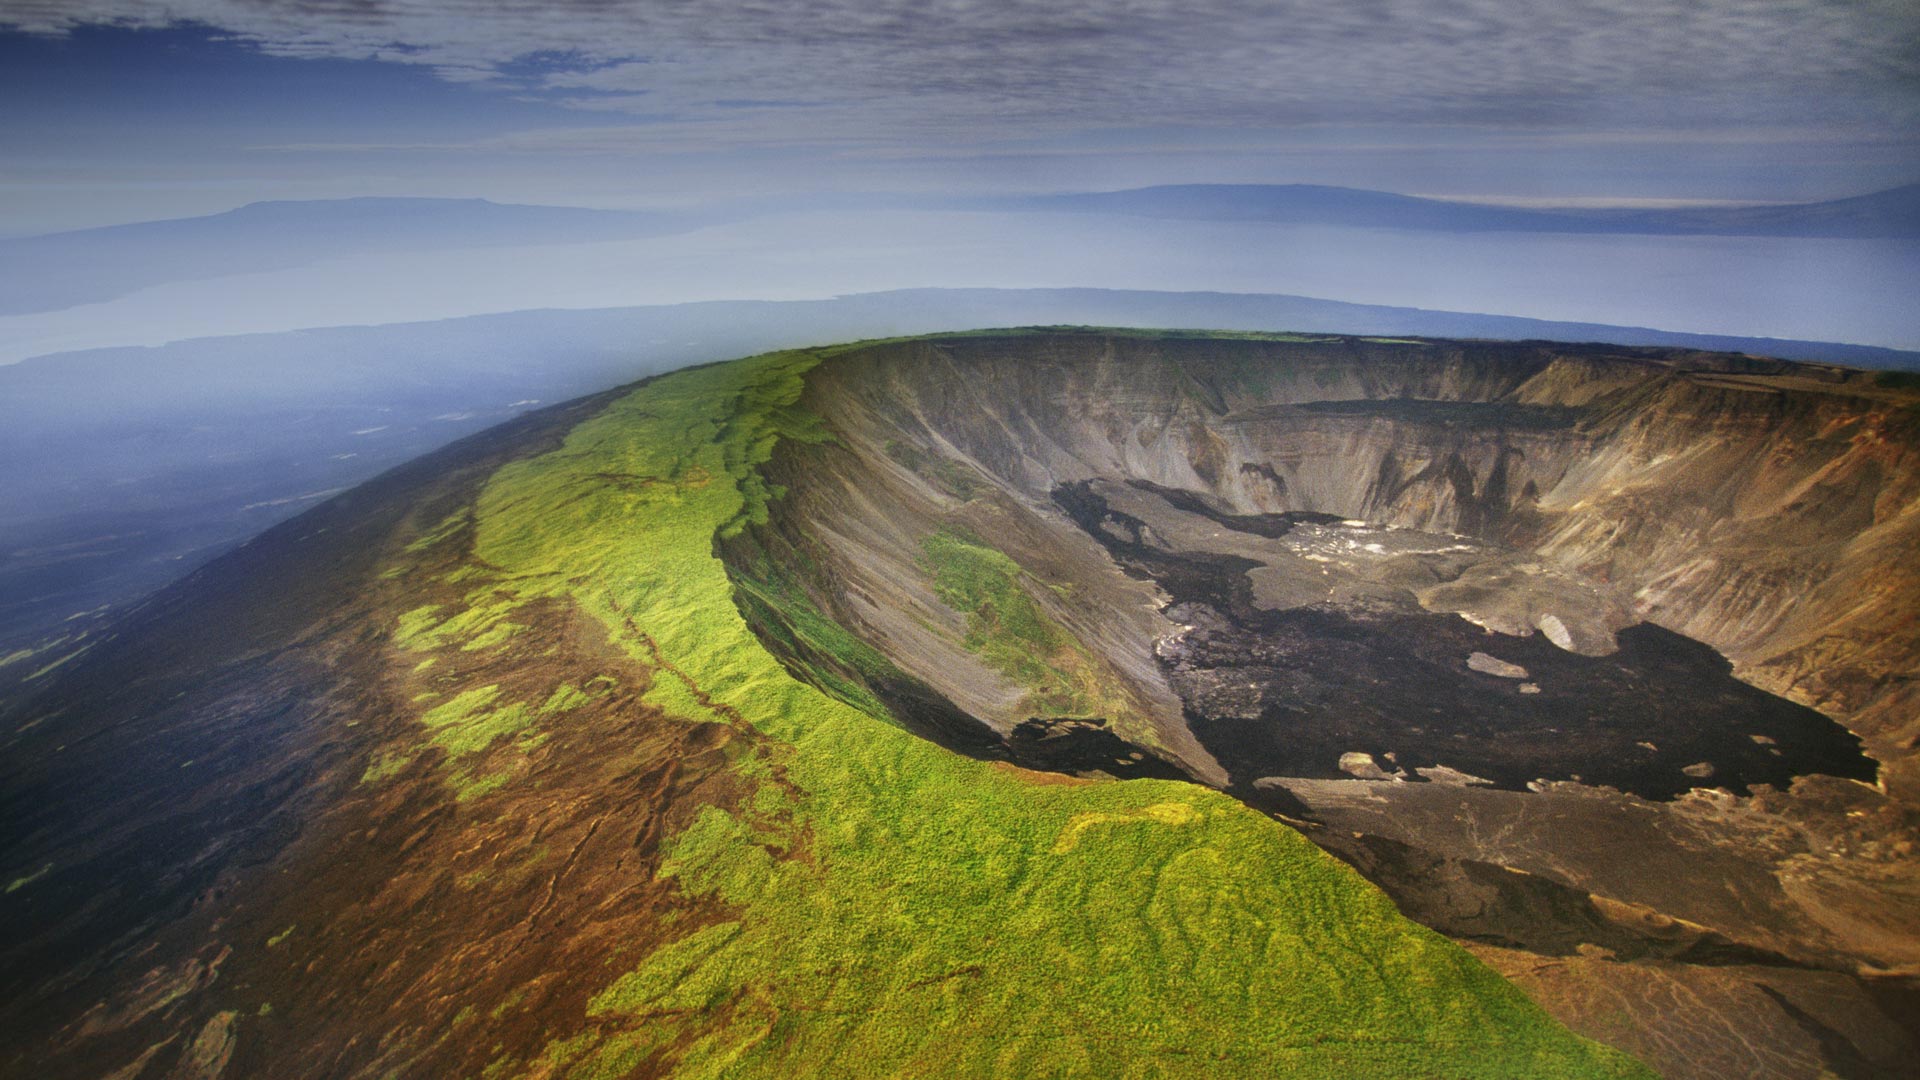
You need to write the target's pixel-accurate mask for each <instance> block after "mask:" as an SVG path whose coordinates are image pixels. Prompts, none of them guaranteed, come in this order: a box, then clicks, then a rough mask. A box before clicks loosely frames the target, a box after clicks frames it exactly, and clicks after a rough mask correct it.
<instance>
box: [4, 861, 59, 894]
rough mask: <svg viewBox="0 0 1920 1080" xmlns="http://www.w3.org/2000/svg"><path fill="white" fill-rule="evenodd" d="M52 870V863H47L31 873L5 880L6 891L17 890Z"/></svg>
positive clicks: (12, 891)
mask: <svg viewBox="0 0 1920 1080" xmlns="http://www.w3.org/2000/svg"><path fill="white" fill-rule="evenodd" d="M52 872H53V864H52V863H48V864H46V865H45V866H42V867H41V868H40V869H38V870H35V871H34V872H33V873H31V874H22V875H21V876H19V877H17V878H14V879H13V880H12V881H9V882H7V892H8V893H16V892H19V891H20V890H21V889H24V888H26V887H27V886H29V885H31V884H33V883H34V882H36V881H39V880H40V879H41V878H43V877H46V876H47V875H48V874H50V873H52Z"/></svg>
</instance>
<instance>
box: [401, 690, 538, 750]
mask: <svg viewBox="0 0 1920 1080" xmlns="http://www.w3.org/2000/svg"><path fill="white" fill-rule="evenodd" d="M499 696H500V688H499V687H498V686H494V685H491V684H489V685H487V686H477V687H474V688H473V689H471V690H466V691H463V692H461V693H460V694H458V695H456V696H455V697H454V698H452V699H451V700H449V701H446V702H444V703H442V704H440V705H436V706H434V707H433V708H431V709H428V710H427V711H426V714H425V715H423V716H422V717H420V721H421V722H422V723H424V724H426V725H427V727H428V728H429V729H431V730H432V731H433V744H434V745H435V746H438V747H440V748H441V749H443V750H445V751H446V752H447V755H448V756H449V757H454V758H459V757H464V756H466V755H467V754H477V753H479V752H480V751H482V750H485V749H486V748H487V747H488V746H490V745H492V744H493V740H495V739H497V738H499V737H501V736H502V735H515V734H518V733H519V732H521V731H522V730H524V729H526V728H527V727H528V726H530V725H531V724H532V723H533V712H532V710H530V709H528V708H527V707H526V706H525V705H502V706H500V707H499V708H494V707H493V704H494V701H495V699H497V698H499Z"/></svg>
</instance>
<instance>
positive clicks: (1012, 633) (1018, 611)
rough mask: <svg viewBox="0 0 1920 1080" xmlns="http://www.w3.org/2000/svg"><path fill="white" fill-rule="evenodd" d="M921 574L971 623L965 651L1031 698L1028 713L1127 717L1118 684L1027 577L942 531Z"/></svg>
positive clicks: (1002, 558)
mask: <svg viewBox="0 0 1920 1080" xmlns="http://www.w3.org/2000/svg"><path fill="white" fill-rule="evenodd" d="M920 564H921V568H922V569H924V570H926V571H927V573H928V574H929V575H930V576H931V577H932V578H933V591H934V594H935V595H936V596H938V597H939V598H940V601H941V603H944V604H946V605H947V606H948V607H950V608H952V609H954V610H955V611H958V612H960V613H962V614H964V615H965V616H966V617H967V637H966V646H967V648H968V649H971V650H972V651H974V652H976V653H979V654H980V658H981V659H982V660H985V661H986V662H987V663H988V664H989V665H990V666H992V667H993V668H994V670H996V671H998V672H1000V673H1001V674H1003V675H1005V676H1007V677H1008V678H1010V679H1012V680H1013V681H1014V682H1016V683H1019V684H1020V685H1021V686H1024V687H1026V688H1027V689H1028V690H1029V691H1031V693H1030V695H1029V697H1028V700H1027V702H1026V703H1025V711H1027V712H1030V713H1034V714H1038V715H1051V716H1104V717H1113V716H1115V715H1125V714H1126V713H1127V712H1128V711H1130V710H1129V707H1128V706H1127V704H1126V702H1125V701H1123V700H1121V699H1120V698H1118V697H1117V696H1116V695H1114V694H1111V693H1109V692H1108V691H1107V690H1106V687H1109V686H1112V685H1114V682H1113V680H1110V679H1107V678H1104V677H1103V673H1102V671H1101V669H1100V664H1099V662H1098V661H1096V660H1095V659H1094V658H1093V655H1092V654H1091V653H1089V652H1088V651H1087V650H1086V649H1085V648H1084V647H1083V646H1081V645H1080V643H1079V642H1078V641H1076V640H1074V638H1073V636H1072V635H1071V634H1069V633H1068V632H1067V631H1066V629H1065V628H1064V627H1062V626H1060V624H1058V623H1056V622H1055V621H1054V620H1052V619H1050V618H1048V617H1047V615H1046V613H1045V612H1043V611H1041V610H1040V606H1039V605H1038V604H1036V603H1035V602H1034V600H1033V597H1032V596H1031V595H1029V594H1028V593H1027V589H1026V582H1027V581H1028V580H1030V579H1029V577H1028V575H1027V573H1026V572H1025V571H1024V570H1022V569H1021V568H1020V564H1019V563H1017V562H1014V561H1013V560H1012V559H1011V558H1009V557H1007V555H1006V554H1004V553H1003V552H1001V551H999V550H997V549H995V548H992V547H989V546H987V545H986V544H985V543H983V542H982V541H981V540H980V539H979V538H978V537H975V536H971V535H968V534H966V533H963V532H960V531H958V530H954V529H942V530H940V531H939V532H936V533H934V534H933V535H932V536H929V537H927V538H926V540H925V541H924V542H923V543H922V544H921V560H920Z"/></svg>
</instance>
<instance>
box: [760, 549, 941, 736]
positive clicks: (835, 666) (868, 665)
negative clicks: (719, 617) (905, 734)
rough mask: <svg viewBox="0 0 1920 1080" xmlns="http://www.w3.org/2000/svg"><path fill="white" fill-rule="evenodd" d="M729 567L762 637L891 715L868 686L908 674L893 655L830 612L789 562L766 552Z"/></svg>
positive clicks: (813, 674)
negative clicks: (816, 601)
mask: <svg viewBox="0 0 1920 1080" xmlns="http://www.w3.org/2000/svg"><path fill="white" fill-rule="evenodd" d="M745 562H746V565H744V566H743V565H740V564H739V563H735V564H734V565H732V566H730V567H729V572H730V573H731V575H732V578H733V583H734V590H735V591H734V595H735V597H736V599H738V601H739V602H740V605H741V607H742V608H743V609H744V610H745V612H746V613H747V618H748V619H749V621H750V622H751V623H752V624H753V627H754V629H755V631H756V633H757V634H758V635H759V636H760V638H761V639H762V640H765V639H768V638H771V639H773V640H774V641H777V642H779V643H780V645H781V646H782V647H783V650H784V653H785V655H787V656H790V657H793V658H795V661H796V663H798V664H799V665H800V666H801V667H802V668H803V669H804V671H805V675H806V677H807V678H808V680H809V681H811V682H812V683H813V684H814V685H815V686H818V687H820V688H821V689H822V690H824V691H826V692H827V693H828V694H831V695H832V696H834V697H836V698H838V699H840V700H841V701H844V702H846V703H847V704H849V705H851V706H853V707H854V708H856V709H859V710H860V711H861V712H864V713H866V714H867V715H868V716H872V717H876V718H880V719H885V720H889V721H891V719H892V717H891V715H890V714H889V713H888V712H887V707H886V706H885V705H884V704H882V703H881V701H880V699H879V698H877V697H875V696H874V694H873V692H872V691H871V690H869V689H868V686H869V685H871V681H872V680H885V679H902V678H904V677H905V676H903V675H902V674H901V672H900V670H899V669H898V668H896V667H895V666H894V664H893V662H892V661H891V660H888V659H887V658H886V657H885V656H883V655H882V654H881V653H880V652H879V650H877V649H875V648H874V647H873V646H871V645H868V644H867V643H866V642H864V641H861V640H860V639H859V638H857V637H855V636H853V635H852V634H851V633H848V632H847V629H846V628H845V627H843V626H841V625H840V624H839V623H838V622H835V621H834V620H833V619H831V618H829V617H827V615H826V613H825V612H823V611H821V610H820V609H819V607H818V606H816V605H815V604H814V602H813V599H812V597H810V596H808V595H807V591H806V588H805V587H804V586H803V585H801V584H800V581H799V579H798V578H797V577H796V576H795V575H794V573H793V572H792V571H791V570H790V569H789V568H787V567H786V566H783V565H781V563H780V562H778V561H776V560H774V559H772V558H769V557H768V556H767V555H766V554H765V553H763V552H756V554H755V556H754V557H753V558H751V559H749V560H746V561H745Z"/></svg>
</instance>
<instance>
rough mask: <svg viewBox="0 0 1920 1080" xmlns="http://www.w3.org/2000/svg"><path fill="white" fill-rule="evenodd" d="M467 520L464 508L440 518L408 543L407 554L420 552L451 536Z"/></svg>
mask: <svg viewBox="0 0 1920 1080" xmlns="http://www.w3.org/2000/svg"><path fill="white" fill-rule="evenodd" d="M468 520H469V514H468V512H467V511H465V510H461V511H458V512H457V513H452V514H448V515H447V516H446V517H444V518H442V519H440V523H439V524H437V525H435V526H434V527H433V528H431V529H429V530H427V532H426V534H425V535H423V536H421V537H420V538H419V539H418V540H415V541H414V542H413V543H411V544H408V545H407V554H409V555H417V554H419V553H420V552H422V551H425V550H427V549H428V548H430V547H432V546H434V545H435V544H438V543H440V542H441V541H443V540H445V539H447V538H448V537H450V536H452V535H453V534H454V533H457V532H459V531H460V530H461V528H462V527H464V526H465V525H466V524H467V522H468Z"/></svg>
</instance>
